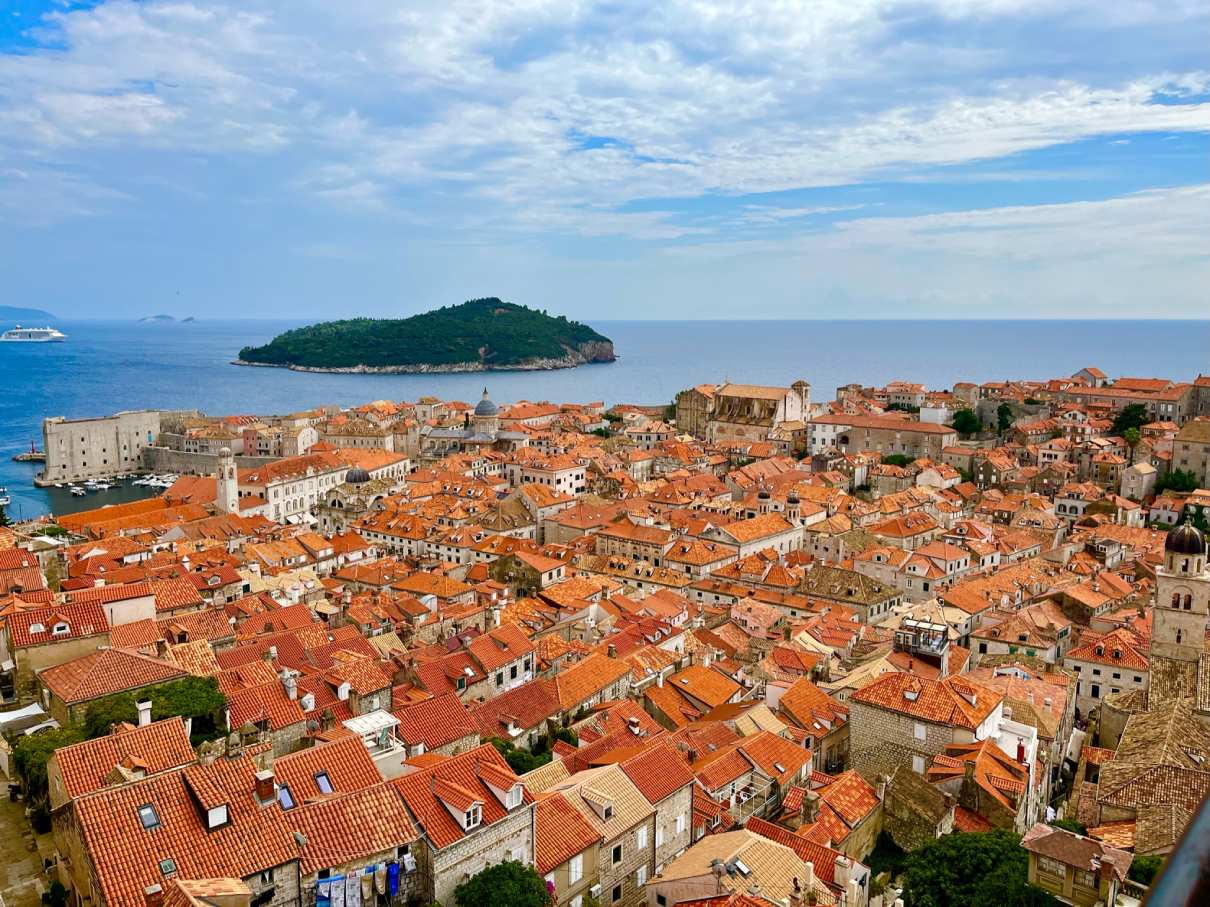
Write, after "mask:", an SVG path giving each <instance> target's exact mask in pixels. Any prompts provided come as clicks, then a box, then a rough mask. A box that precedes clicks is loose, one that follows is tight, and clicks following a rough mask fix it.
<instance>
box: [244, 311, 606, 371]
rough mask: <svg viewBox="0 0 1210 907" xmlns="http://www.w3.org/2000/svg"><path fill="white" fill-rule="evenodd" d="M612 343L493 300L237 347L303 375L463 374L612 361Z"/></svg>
mask: <svg viewBox="0 0 1210 907" xmlns="http://www.w3.org/2000/svg"><path fill="white" fill-rule="evenodd" d="M613 359H614V351H613V343H612V341H610V339H609V338H608V337H605V336H604V335H602V334H599V333H597V332H596V331H594V330H593V329H592V328H590V327H588V326H587V325H584V324H580V323H579V322H577V321H569V320H568V319H567V318H566V317H565V316H563V315H547V314H546V313H545V312H539V311H537V310H536V309H530V308H527V307H525V306H523V305H517V304H515V303H511V302H503V301H501V300H499V299H497V298H495V297H490V298H487V299H472V300H470V301H469V302H464V303H462V304H461V305H455V306H446V307H444V308H440V309H436V310H434V311H432V312H425V313H423V314H421V315H413V316H412V317H411V318H354V319H350V320H347V321H326V322H323V323H321V324H313V325H310V326H308V327H303V328H295V329H294V330H292V331H286V333H284V334H279V335H278V336H277V337H274V338H273V340H272V341H270V342H269V343H267V344H265V345H264V346H259V347H244V348H243V349H242V350H240V353H239V359H238V360H237V364H238V365H270V366H279V367H282V368H292V369H296V370H300V371H347V372H466V371H489V370H493V369H550V368H570V367H572V366H575V365H583V364H584V363H586V362H612V361H613Z"/></svg>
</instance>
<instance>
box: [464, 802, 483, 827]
mask: <svg viewBox="0 0 1210 907" xmlns="http://www.w3.org/2000/svg"><path fill="white" fill-rule="evenodd" d="M482 819H483V810H482V808H481V807H480V806H479V805H478V804H475V805H474V806H472V807H471V808H470V809H468V810H467V811H466V812H465V813H464V814H463V816H462V827H463V828H465V829H468V830H469V829H472V828H475V827H476V826H478V824H479V823H480V821H482Z"/></svg>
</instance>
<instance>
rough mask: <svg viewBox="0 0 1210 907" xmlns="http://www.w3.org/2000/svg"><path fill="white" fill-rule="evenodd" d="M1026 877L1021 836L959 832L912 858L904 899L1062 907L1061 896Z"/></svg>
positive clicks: (920, 906)
mask: <svg viewBox="0 0 1210 907" xmlns="http://www.w3.org/2000/svg"><path fill="white" fill-rule="evenodd" d="M1028 875H1029V855H1028V854H1027V853H1026V852H1025V851H1024V850H1022V849H1021V836H1020V835H1017V834H1013V833H1012V832H1010V831H1006V830H1004V829H997V830H996V831H989V832H980V833H974V834H971V833H965V832H956V833H954V834H949V835H945V836H944V837H942V838H938V839H937V840H935V841H929V842H928V843H927V844H925V845H924V846H923V847H921V848H920V849H919V850H916V851H913V852H912V853H911V854H910V855H909V856H908V858H907V864H906V866H905V868H904V872H903V883H904V889H903V900H904V903H906V904H907V905H908V907H1058V905H1059V901H1058V900H1057V899H1055V898H1054V897H1052V896H1051V895H1049V894H1047V893H1046V892H1045V891H1042V890H1041V889H1040V888H1035V887H1034V886H1032V885H1030V884H1029V882H1028V881H1027V879H1028Z"/></svg>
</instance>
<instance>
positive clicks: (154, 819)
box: [139, 803, 160, 830]
mask: <svg viewBox="0 0 1210 907" xmlns="http://www.w3.org/2000/svg"><path fill="white" fill-rule="evenodd" d="M139 821H140V822H142V823H143V827H144V828H146V829H148V830H150V829H153V828H159V825H160V815H159V813H157V812H156V811H155V807H154V806H152V805H151V804H150V803H144V804H143V805H142V806H140V807H139Z"/></svg>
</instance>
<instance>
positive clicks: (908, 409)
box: [886, 403, 920, 413]
mask: <svg viewBox="0 0 1210 907" xmlns="http://www.w3.org/2000/svg"><path fill="white" fill-rule="evenodd" d="M886 408H887V409H888V410H890V411H892V412H894V411H896V410H897V411H899V412H901V413H918V412H920V407H919V406H912V404H910V403H888V404H887V405H886Z"/></svg>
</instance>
